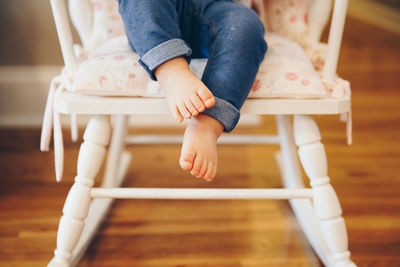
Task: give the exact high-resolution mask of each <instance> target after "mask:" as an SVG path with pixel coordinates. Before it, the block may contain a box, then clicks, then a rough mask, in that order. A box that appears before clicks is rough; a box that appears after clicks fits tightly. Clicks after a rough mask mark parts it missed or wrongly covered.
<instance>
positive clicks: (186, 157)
mask: <svg viewBox="0 0 400 267" xmlns="http://www.w3.org/2000/svg"><path fill="white" fill-rule="evenodd" d="M195 156H196V154H195V153H194V152H193V151H185V152H183V151H182V153H181V157H180V159H179V164H180V165H181V168H182V169H184V170H186V171H189V170H191V169H192V168H193V162H194V159H195Z"/></svg>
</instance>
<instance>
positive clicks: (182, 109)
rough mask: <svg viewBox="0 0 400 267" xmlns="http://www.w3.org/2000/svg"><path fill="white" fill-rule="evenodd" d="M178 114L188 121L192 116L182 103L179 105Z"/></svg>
mask: <svg viewBox="0 0 400 267" xmlns="http://www.w3.org/2000/svg"><path fill="white" fill-rule="evenodd" d="M179 112H180V113H181V114H182V116H183V117H184V118H185V119H190V117H191V116H192V114H191V113H190V112H189V110H187V108H186V106H185V104H184V103H182V104H180V105H179Z"/></svg>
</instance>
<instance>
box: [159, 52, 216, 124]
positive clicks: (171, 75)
mask: <svg viewBox="0 0 400 267" xmlns="http://www.w3.org/2000/svg"><path fill="white" fill-rule="evenodd" d="M155 75H156V77H157V80H158V81H159V82H160V86H161V89H162V90H163V92H164V95H165V98H166V99H167V102H168V106H169V108H170V110H171V112H172V114H173V115H174V117H175V119H176V120H177V121H178V122H182V121H183V120H184V119H189V118H191V117H192V116H197V115H198V114H199V113H201V112H203V111H204V110H205V109H206V108H210V107H212V106H214V104H215V98H214V96H213V94H212V93H211V91H210V90H209V89H208V88H207V87H206V86H205V85H204V83H203V82H202V81H201V80H200V79H199V78H197V77H196V75H194V74H193V73H192V72H191V70H190V69H189V65H188V63H187V61H186V59H184V58H182V57H178V58H174V59H171V60H169V61H167V62H165V63H163V64H162V65H160V66H159V67H158V68H157V69H156V70H155Z"/></svg>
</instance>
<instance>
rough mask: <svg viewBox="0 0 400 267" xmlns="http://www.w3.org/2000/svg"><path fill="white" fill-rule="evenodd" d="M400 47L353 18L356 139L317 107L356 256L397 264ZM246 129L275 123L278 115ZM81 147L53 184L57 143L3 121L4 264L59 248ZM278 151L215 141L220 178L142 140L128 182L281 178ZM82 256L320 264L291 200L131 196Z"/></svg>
mask: <svg viewBox="0 0 400 267" xmlns="http://www.w3.org/2000/svg"><path fill="white" fill-rule="evenodd" d="M399 47H400V40H399V37H398V36H395V35H391V34H388V33H385V32H383V31H381V30H378V29H375V28H372V27H370V26H367V25H365V24H362V23H360V22H358V21H356V20H349V23H348V24H347V27H346V33H345V38H344V47H343V52H342V57H341V62H340V74H341V75H342V76H343V77H345V78H347V79H350V80H351V81H352V87H353V121H354V136H353V137H354V138H353V139H354V144H353V145H352V146H350V147H348V146H346V144H345V143H346V142H345V141H346V139H345V128H344V124H343V123H341V122H339V120H338V117H337V116H320V117H316V119H317V122H318V123H319V125H320V129H321V132H322V136H323V141H324V144H325V145H326V151H327V155H328V162H329V173H330V176H331V178H332V181H333V185H334V186H335V188H336V190H337V193H338V195H339V198H340V200H341V203H342V206H343V211H344V216H345V219H346V223H347V226H348V232H349V239H350V249H351V252H352V256H353V259H354V260H355V262H356V263H357V264H358V265H359V266H391V267H394V266H400V177H399V174H400V138H399V136H400V72H399V70H400V63H399V61H400V52H399V49H398V48H399ZM156 131H158V132H170V131H166V130H157V129H156ZM171 131H172V130H171ZM240 131H242V132H251V133H261V132H263V133H274V132H275V126H274V120H273V118H271V117H267V118H266V119H265V123H264V126H263V127H262V128H261V129H243V130H240ZM134 132H136V133H138V132H141V133H143V132H150V130H140V131H134ZM153 132H154V131H153ZM67 139H68V138H67ZM78 146H79V145H78V144H73V143H71V142H70V141H69V140H67V144H66V159H67V160H66V162H65V176H64V180H63V181H62V182H61V183H60V184H57V183H56V182H55V178H54V170H53V165H54V164H53V153H41V152H39V130H38V129H2V130H0V266H1V267H3V266H4V267H5V266H7V267H8V266H21V267H22V266H23V267H26V266H45V265H46V263H47V261H48V260H49V259H50V258H51V257H52V251H53V249H54V248H55V243H56V230H57V224H58V220H59V217H60V215H61V208H62V205H63V202H64V199H65V196H66V194H67V192H68V189H69V187H70V185H71V183H72V181H73V178H74V175H75V173H76V166H75V161H76V158H77V153H78ZM277 149H278V147H277V146H258V147H257V146H252V145H243V146H220V148H219V157H220V164H219V171H218V175H217V178H216V180H215V181H214V182H212V183H210V184H207V183H204V182H200V181H199V180H197V179H195V178H193V177H191V176H190V175H189V174H187V173H185V172H184V171H181V170H180V168H179V167H178V155H179V150H180V148H179V146H150V147H148V146H147V147H141V146H136V147H132V148H130V149H129V150H130V151H131V152H132V153H133V163H132V165H131V166H130V170H129V175H128V177H127V180H126V183H125V186H142V187H158V186H159V187H231V188H238V187H272V188H276V187H280V186H281V182H280V178H279V175H278V170H277V167H276V165H275V163H274V159H273V153H274V152H275V151H276V150H277ZM97 181H99V180H97ZM79 266H95V267H101V266H110V267H112V266H157V267H158V266H163V267H164V266H210V267H211V266H215V267H224V266H321V263H320V262H319V261H318V259H317V258H316V256H315V254H314V253H313V251H312V249H311V248H310V246H309V245H308V243H307V241H306V239H305V237H304V235H303V233H302V232H301V230H300V229H299V225H298V224H297V222H296V220H295V218H294V216H293V214H292V212H291V210H290V208H289V206H288V204H287V202H285V201H222V200H220V201H192V200H190V201H189V200H187V201H173V200H171V201H162V200H125V201H117V202H116V204H115V206H114V207H113V209H112V211H111V214H110V216H109V217H108V219H107V220H106V221H105V223H104V225H103V227H102V228H101V230H100V232H99V234H98V236H97V237H96V239H95V240H94V242H93V244H92V245H91V247H90V248H89V251H88V252H87V254H86V256H85V257H84V259H83V260H82V261H81V263H80V264H79Z"/></svg>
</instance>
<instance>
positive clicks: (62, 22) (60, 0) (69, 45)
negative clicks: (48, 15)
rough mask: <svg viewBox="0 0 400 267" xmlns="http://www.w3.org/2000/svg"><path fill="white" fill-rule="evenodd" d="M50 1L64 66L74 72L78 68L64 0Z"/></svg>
mask: <svg viewBox="0 0 400 267" xmlns="http://www.w3.org/2000/svg"><path fill="white" fill-rule="evenodd" d="M50 3H51V9H52V11H53V16H54V21H55V23H56V29H57V33H58V39H59V41H60V46H61V52H62V55H63V58H64V63H65V67H66V69H67V71H68V72H69V73H70V74H74V73H75V72H76V70H77V69H78V61H77V58H76V55H75V52H74V48H73V38H72V34H71V28H70V25H69V21H68V13H67V9H66V7H65V4H64V0H50Z"/></svg>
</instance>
